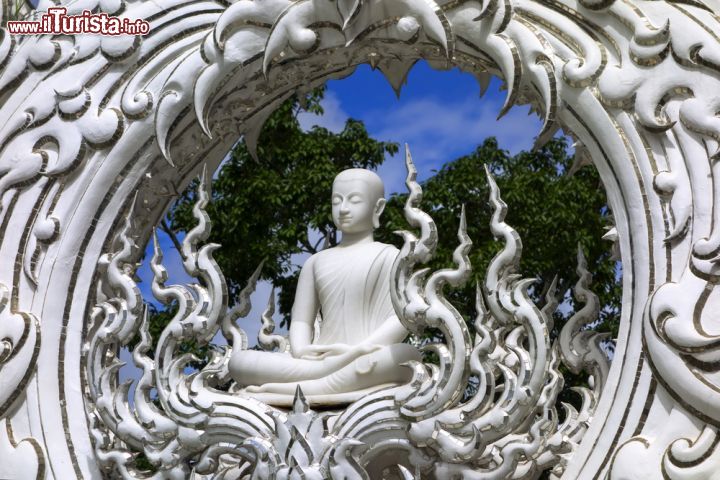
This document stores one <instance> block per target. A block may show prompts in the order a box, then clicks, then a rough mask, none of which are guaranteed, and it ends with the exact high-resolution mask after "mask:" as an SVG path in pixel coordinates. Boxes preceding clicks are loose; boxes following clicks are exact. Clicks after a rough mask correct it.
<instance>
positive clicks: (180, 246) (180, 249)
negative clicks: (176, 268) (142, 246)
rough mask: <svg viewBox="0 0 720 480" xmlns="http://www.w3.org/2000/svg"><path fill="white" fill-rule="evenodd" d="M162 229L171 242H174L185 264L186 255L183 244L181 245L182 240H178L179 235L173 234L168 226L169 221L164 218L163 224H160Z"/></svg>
mask: <svg viewBox="0 0 720 480" xmlns="http://www.w3.org/2000/svg"><path fill="white" fill-rule="evenodd" d="M160 229H161V230H162V231H163V232H165V233H166V234H167V235H168V237H170V240H171V241H172V243H173V245H174V246H175V249H176V250H177V251H178V253H179V254H180V258H182V260H183V262H184V261H185V260H186V258H185V254H184V253H183V250H182V244H181V243H180V240H178V238H177V235H175V232H173V231H172V230H171V229H170V226H169V225H168V224H167V221H166V220H165V219H164V218H163V220H162V222H160Z"/></svg>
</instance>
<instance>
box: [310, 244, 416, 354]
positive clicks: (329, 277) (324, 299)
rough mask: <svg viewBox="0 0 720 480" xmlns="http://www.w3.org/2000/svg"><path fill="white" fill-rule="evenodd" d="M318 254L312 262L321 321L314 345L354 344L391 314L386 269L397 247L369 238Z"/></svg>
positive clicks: (391, 308) (388, 269) (389, 266)
mask: <svg viewBox="0 0 720 480" xmlns="http://www.w3.org/2000/svg"><path fill="white" fill-rule="evenodd" d="M353 248H354V249H355V250H354V251H353V252H352V254H351V255H348V254H347V253H346V252H345V251H344V250H345V249H343V248H331V249H328V250H324V251H322V252H320V253H319V254H318V259H317V261H316V262H315V264H314V265H313V267H314V274H315V275H314V276H315V285H316V289H317V293H318V298H319V300H320V305H321V307H320V311H321V318H322V323H321V324H320V335H319V337H318V338H317V339H313V343H314V344H317V345H330V344H332V343H347V344H349V345H356V344H358V343H360V342H362V341H363V340H365V339H366V338H368V337H369V336H370V335H371V334H372V333H373V332H374V331H375V330H377V328H378V327H379V326H380V325H382V323H383V322H384V321H385V320H387V319H388V318H390V317H391V316H393V315H395V311H394V310H393V306H392V302H391V300H390V271H391V269H392V265H393V262H394V261H395V257H396V256H397V254H398V250H397V248H395V247H394V246H392V245H386V244H384V243H379V242H373V243H367V244H362V245H356V246H354V247H353ZM400 341H402V339H400Z"/></svg>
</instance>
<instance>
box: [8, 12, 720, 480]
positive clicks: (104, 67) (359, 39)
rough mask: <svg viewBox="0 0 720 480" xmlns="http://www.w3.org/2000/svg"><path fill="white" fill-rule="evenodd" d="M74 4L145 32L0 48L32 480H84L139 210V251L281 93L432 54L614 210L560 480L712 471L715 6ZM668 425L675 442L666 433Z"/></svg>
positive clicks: (716, 392)
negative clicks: (522, 117) (518, 107)
mask: <svg viewBox="0 0 720 480" xmlns="http://www.w3.org/2000/svg"><path fill="white" fill-rule="evenodd" d="M67 7H68V10H69V12H70V13H73V12H74V13H79V12H81V11H82V10H83V9H86V8H87V9H91V10H92V9H99V10H100V11H103V12H107V13H109V14H121V15H123V16H127V17H130V18H143V19H145V20H147V21H148V22H149V23H150V32H149V34H148V35H146V36H144V37H94V36H89V35H86V36H84V35H77V36H74V37H70V36H55V37H51V36H38V37H35V36H30V37H16V36H11V35H9V34H7V32H6V31H4V30H3V32H2V33H3V35H2V42H1V43H0V104H1V105H2V106H1V107H0V118H2V119H3V122H4V123H3V124H2V125H1V126H0V198H1V199H2V210H1V211H0V215H2V217H1V218H0V239H1V240H2V244H0V258H1V259H2V265H3V268H2V269H0V294H2V300H3V301H2V302H0V337H2V338H3V339H4V342H5V343H3V349H4V350H2V352H6V353H3V354H0V371H1V372H2V386H3V388H2V389H0V418H5V419H6V420H5V422H6V425H7V429H6V434H5V436H4V438H5V439H6V440H8V441H7V442H6V443H7V444H8V446H6V447H3V448H7V449H9V450H10V451H12V452H15V453H14V455H16V457H14V458H18V459H19V460H18V462H20V464H26V465H29V466H30V467H28V468H35V469H36V470H37V472H38V475H40V474H41V473H43V474H45V475H47V476H48V477H49V478H52V477H58V478H63V477H64V476H65V475H76V476H77V477H78V478H88V477H91V478H92V477H98V476H100V470H99V469H98V466H97V461H96V459H95V457H94V453H93V447H92V441H91V437H90V428H89V425H88V423H87V420H86V415H85V411H84V409H82V408H80V405H82V404H83V403H84V402H85V393H86V389H87V385H86V378H85V371H84V367H83V362H84V354H85V353H86V352H84V350H83V345H84V342H85V341H86V339H87V338H88V335H94V334H96V333H97V332H94V331H88V328H89V323H88V319H89V318H90V312H91V310H92V306H93V305H94V303H95V301H96V294H97V292H96V280H97V278H98V276H99V275H100V273H99V268H98V264H99V261H100V259H101V255H102V253H103V252H105V251H107V249H108V247H109V246H110V243H111V242H112V239H113V238H114V237H115V235H116V234H117V232H118V231H119V229H120V228H121V227H122V225H123V221H122V219H123V216H124V215H125V214H126V213H127V212H128V210H129V209H130V206H131V203H132V201H133V200H134V201H135V203H134V204H135V208H134V209H133V218H132V225H131V232H132V236H133V237H134V238H136V239H138V240H137V241H138V243H141V244H144V243H145V241H146V240H147V239H149V237H150V232H151V228H152V226H153V225H155V224H156V222H157V220H158V219H159V218H160V217H161V215H162V214H163V212H164V211H165V209H166V208H167V206H168V204H169V202H170V201H171V200H172V198H173V196H174V195H176V194H177V192H179V191H182V188H183V187H184V186H185V185H186V184H187V183H188V181H189V179H190V178H191V177H193V176H195V175H196V174H197V173H198V171H199V168H200V166H201V165H204V164H207V165H208V168H210V169H213V168H214V167H216V166H217V165H218V164H219V162H220V160H221V159H222V158H223V156H224V155H225V153H226V152H227V151H228V150H229V149H230V147H231V146H232V144H233V143H234V142H235V141H236V140H237V138H238V136H239V135H244V136H245V140H246V142H247V143H248V145H250V146H252V145H253V143H254V142H255V140H256V139H257V136H258V134H259V131H260V128H261V126H262V123H263V120H264V119H265V118H267V116H268V115H269V114H270V113H271V112H272V111H273V109H274V108H275V107H276V106H277V105H278V104H279V103H280V102H282V101H283V100H284V99H286V98H288V97H289V96H290V95H292V94H293V93H295V92H297V91H304V90H308V89H310V88H313V87H314V86H316V85H319V84H321V83H323V82H324V81H326V80H327V79H328V78H340V77H343V76H346V75H348V74H350V73H351V72H352V70H353V68H354V67H355V66H356V65H358V64H361V63H370V64H371V65H372V66H373V67H376V68H378V69H380V70H381V71H382V72H383V73H384V74H385V75H386V77H387V78H388V80H389V81H390V83H391V84H392V85H393V87H394V88H396V89H399V88H400V86H401V85H402V83H403V81H404V79H405V76H406V74H407V72H408V70H409V69H410V68H411V67H412V65H413V64H414V63H415V62H416V61H417V60H418V59H426V60H428V61H429V62H430V63H431V64H432V65H434V66H436V67H438V68H446V67H452V66H458V67H460V68H461V69H463V70H464V71H467V72H470V73H472V74H474V75H475V76H476V77H477V78H478V79H479V81H480V82H481V84H485V83H486V82H487V78H488V75H497V76H500V77H502V78H503V79H505V81H506V83H507V90H508V97H507V102H506V104H505V107H504V108H503V111H502V112H501V114H502V113H504V112H505V111H506V110H507V109H509V108H511V107H512V106H513V105H515V104H519V103H530V104H532V105H533V107H534V108H535V110H536V111H538V112H540V114H541V116H542V117H543V118H544V120H545V123H544V128H543V130H542V131H541V132H539V135H538V144H542V143H543V142H544V141H546V140H547V139H549V138H550V137H551V136H552V135H553V134H554V132H555V131H556V129H557V128H559V127H562V128H563V129H564V130H565V131H569V132H572V135H573V136H574V137H576V139H577V140H578V141H579V142H580V143H579V145H581V146H582V148H584V149H585V150H586V151H587V153H588V154H589V156H590V157H591V159H592V161H593V163H594V164H595V165H596V167H597V169H598V171H599V172H600V175H601V177H602V180H603V182H604V184H605V187H606V190H607V192H608V201H609V203H610V206H611V208H612V210H613V213H614V217H615V220H616V222H617V230H618V237H619V241H620V246H621V252H622V261H623V269H624V271H623V272H624V294H623V314H622V325H621V329H620V336H619V339H618V345H617V349H616V353H615V358H614V361H613V364H612V369H611V372H610V376H609V381H608V383H607V385H606V387H605V391H604V394H603V395H602V397H601V401H600V404H599V406H598V407H597V410H596V414H595V420H594V421H593V423H592V425H591V427H590V430H589V431H588V432H587V434H586V435H585V437H584V439H583V442H582V444H581V445H580V448H579V449H578V451H577V452H575V454H574V456H573V457H572V459H571V461H570V464H569V465H568V468H567V470H566V472H565V477H564V478H599V477H602V476H604V475H605V474H606V473H610V474H611V475H610V476H611V478H634V477H633V472H634V471H635V470H634V469H636V468H638V469H642V470H640V471H643V472H646V471H647V469H648V468H651V469H653V470H652V471H656V472H661V471H662V472H663V473H664V475H666V476H670V477H672V478H682V476H683V472H685V471H689V470H693V471H697V470H698V469H702V468H707V469H711V468H713V465H717V463H713V462H718V460H717V459H716V457H717V456H718V455H719V454H718V453H717V452H716V451H715V450H713V449H714V448H715V446H716V443H717V442H715V443H713V439H716V438H717V434H716V432H715V428H716V427H717V426H718V424H720V408H718V405H720V379H719V378H718V361H720V359H719V358H718V352H719V350H718V345H720V343H719V342H718V335H719V334H720V328H718V325H717V317H716V316H713V314H712V310H713V305H717V299H716V296H717V295H718V293H717V292H716V291H715V290H714V288H715V285H716V284H717V283H718V278H719V277H718V275H719V273H720V267H718V264H717V259H718V256H719V255H720V229H719V228H718V225H720V209H719V208H718V207H717V206H716V205H715V198H718V195H720V181H719V180H718V178H717V176H718V175H719V174H720V172H719V171H718V168H720V167H718V162H717V160H716V158H717V153H718V150H719V143H718V142H719V141H720V119H719V118H718V116H717V112H718V111H720V97H719V96H718V95H717V92H718V91H720V75H719V73H720V38H719V37H718V35H717V32H719V31H720V20H719V19H718V16H717V12H718V8H719V7H720V6H719V5H717V4H716V3H715V2H713V1H711V0H705V1H704V2H701V1H697V0H692V1H687V2H645V1H636V2H631V1H629V0H615V1H612V0H610V1H592V0H579V1H577V2H576V1H571V0H564V1H560V0H549V1H543V2H539V1H526V0H510V1H499V0H484V1H481V2H478V1H473V0H467V1H462V0H461V1H448V2H433V1H426V0H375V1H362V0H355V1H352V0H337V1H331V0H300V1H296V2H291V1H288V0H261V1H260V0H257V1H249V0H241V1H238V2H234V3H224V2H212V1H202V0H185V1H171V0H167V1H163V2H122V1H120V0H117V1H112V0H108V1H105V0H100V1H92V0H88V1H86V2H76V3H72V4H69V5H67ZM3 11H4V12H8V8H7V7H5V8H4V9H3ZM670 420H673V425H674V427H673V428H671V429H670V431H669V432H667V433H664V434H659V433H658V428H659V427H658V426H662V425H665V424H666V423H667V422H668V421H670ZM683 439H691V440H683ZM18 442H19V443H18ZM23 442H25V443H26V444H27V445H32V447H33V448H32V449H27V448H24V447H23V446H22V444H23ZM700 450H702V451H700ZM688 458H690V460H688ZM638 459H641V461H638ZM708 471H711V470H708Z"/></svg>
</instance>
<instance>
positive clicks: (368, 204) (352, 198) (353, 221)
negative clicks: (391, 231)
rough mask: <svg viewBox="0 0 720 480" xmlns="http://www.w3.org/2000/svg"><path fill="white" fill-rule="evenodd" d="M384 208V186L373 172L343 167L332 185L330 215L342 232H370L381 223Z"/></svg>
mask: <svg viewBox="0 0 720 480" xmlns="http://www.w3.org/2000/svg"><path fill="white" fill-rule="evenodd" d="M384 208H385V186H384V185H383V181H382V180H381V179H380V177H379V176H378V175H377V174H376V173H375V172H373V171H370V170H365V169H362V168H351V169H349V170H343V171H342V172H340V173H339V174H338V176H337V177H335V180H334V181H333V188H332V217H333V222H334V223H335V226H336V227H337V228H338V230H340V231H341V232H343V233H348V234H357V233H366V232H372V231H373V230H374V229H375V228H377V227H379V226H380V214H382V211H383V209H384Z"/></svg>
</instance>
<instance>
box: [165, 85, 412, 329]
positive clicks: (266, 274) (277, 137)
mask: <svg viewBox="0 0 720 480" xmlns="http://www.w3.org/2000/svg"><path fill="white" fill-rule="evenodd" d="M322 95H323V90H315V91H314V92H312V93H311V94H309V95H308V96H306V97H304V98H302V99H298V98H294V99H292V100H289V101H287V102H285V103H284V104H283V105H282V106H281V107H280V108H279V109H278V110H277V111H275V112H274V113H273V114H272V115H271V116H270V118H269V119H268V121H267V122H266V123H265V125H264V127H263V130H262V132H261V134H260V138H259V139H258V148H257V159H255V158H253V157H252V155H251V154H250V152H249V151H248V149H247V147H246V146H245V143H244V142H240V143H239V144H238V145H237V146H236V147H235V148H234V149H233V151H232V155H231V158H230V160H229V161H228V162H226V163H225V164H224V165H223V167H222V168H221V170H220V172H219V174H218V176H217V178H216V179H215V180H214V181H213V186H212V197H213V201H212V203H211V204H210V205H209V206H208V214H209V215H210V218H211V219H212V224H213V228H212V233H211V237H210V241H212V242H217V243H220V244H221V245H222V247H223V248H222V249H220V250H218V251H216V252H215V258H216V260H217V262H218V264H219V265H220V267H221V268H222V271H223V273H224V274H225V276H226V278H227V280H228V284H229V288H230V295H231V298H232V297H234V296H237V294H238V293H239V291H240V289H242V287H244V285H245V283H246V282H247V279H248V278H250V275H251V274H252V272H253V271H254V270H255V268H256V267H257V266H258V265H259V264H260V262H261V261H263V260H264V261H265V264H264V266H263V270H262V278H264V279H269V280H271V281H272V282H273V284H274V285H275V286H276V287H279V288H280V294H279V303H280V312H281V313H283V314H284V315H285V317H286V318H289V312H290V309H291V307H292V302H293V297H294V292H295V285H296V283H297V273H298V272H297V271H296V268H295V267H294V266H293V264H292V261H291V260H292V256H293V255H294V254H302V253H309V254H312V253H316V252H317V251H318V250H319V249H321V248H322V243H323V241H322V239H321V240H320V241H315V242H311V240H310V238H309V236H308V231H309V229H312V230H315V231H318V232H322V235H323V236H327V238H328V239H329V241H330V243H331V244H335V241H336V235H335V226H334V225H333V223H332V218H331V208H330V190H331V187H332V181H333V179H334V178H335V175H337V173H338V172H340V171H341V170H345V169H347V168H376V167H377V166H379V165H380V164H381V163H382V161H383V160H384V158H385V154H394V153H397V151H398V145H397V144H395V143H389V142H381V141H377V140H375V139H373V138H371V137H370V135H369V134H368V132H367V130H366V129H365V125H364V124H363V123H362V122H360V121H357V120H348V121H347V122H346V124H345V128H344V129H343V130H342V131H341V132H340V133H333V132H330V131H329V130H327V129H325V128H321V127H314V128H313V129H312V130H311V131H309V132H304V131H303V130H302V129H301V128H300V123H299V121H298V114H299V113H301V112H302V111H303V110H304V111H308V112H311V113H315V114H322V113H323V111H322V107H321V105H320V101H321V100H322ZM300 100H302V102H301V101H300ZM301 104H302V105H303V106H301ZM194 187H195V186H194V185H193V186H191V188H189V189H188V191H187V192H186V193H185V194H184V195H183V197H182V198H181V199H180V201H179V203H178V204H177V206H176V207H175V208H174V209H173V210H172V213H171V218H170V225H171V228H172V229H173V230H175V231H188V230H189V229H190V228H192V226H193V225H194V223H195V220H194V219H193V217H192V213H191V210H192V205H193V202H194V192H195V188H194Z"/></svg>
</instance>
